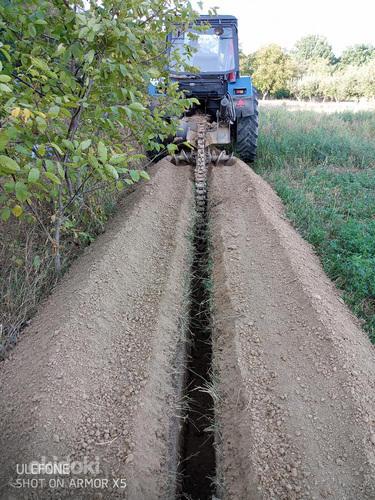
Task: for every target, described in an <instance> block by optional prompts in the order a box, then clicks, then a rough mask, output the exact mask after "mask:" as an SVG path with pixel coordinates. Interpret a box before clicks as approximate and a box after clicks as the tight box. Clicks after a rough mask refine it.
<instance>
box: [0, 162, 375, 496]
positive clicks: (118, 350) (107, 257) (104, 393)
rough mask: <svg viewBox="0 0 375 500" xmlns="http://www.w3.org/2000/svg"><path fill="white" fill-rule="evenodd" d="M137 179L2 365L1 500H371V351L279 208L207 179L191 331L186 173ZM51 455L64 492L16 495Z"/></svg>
mask: <svg viewBox="0 0 375 500" xmlns="http://www.w3.org/2000/svg"><path fill="white" fill-rule="evenodd" d="M150 175H151V178H152V180H151V182H149V183H141V185H140V186H139V187H138V188H137V190H136V191H135V192H134V193H132V194H131V195H129V196H128V197H127V198H126V199H125V200H124V201H123V202H122V203H121V204H120V206H119V209H118V213H117V215H116V217H115V218H114V220H113V221H112V223H111V224H110V226H109V227H108V229H107V231H106V233H105V234H104V235H102V236H101V237H100V238H98V240H97V241H96V242H95V243H94V244H93V245H92V246H90V247H89V248H88V249H87V251H86V252H85V255H84V256H83V257H82V258H81V259H80V260H79V261H77V262H76V263H75V264H74V265H73V266H72V268H71V270H70V271H69V273H67V275H66V276H64V278H63V279H62V280H61V281H60V283H59V284H58V286H57V287H56V289H55V290H54V292H53V294H52V295H51V297H50V298H49V299H48V300H47V301H46V302H45V303H44V304H43V305H42V307H41V308H40V310H39V312H38V314H37V315H36V317H35V318H34V320H33V321H32V323H31V325H30V326H29V327H28V328H27V329H26V330H25V331H24V332H23V334H22V336H21V340H20V342H19V344H18V345H17V346H16V348H15V349H14V350H13V351H12V353H11V356H10V358H9V360H8V361H7V362H5V363H2V364H1V365H0V391H1V396H2V404H1V405H0V422H1V427H0V498H1V499H4V500H18V499H22V500H23V499H27V500H36V499H37V500H50V499H52V498H53V499H54V500H60V499H61V500H64V499H74V500H81V499H82V500H85V499H90V500H91V499H95V500H100V499H103V500H119V499H128V500H165V499H168V500H172V499H175V498H176V497H178V496H179V497H180V498H193V499H198V498H200V499H204V498H210V497H211V496H212V494H213V490H212V488H213V487H212V485H211V480H213V479H215V484H216V485H217V488H218V489H219V488H220V491H215V492H214V494H215V495H216V497H217V498H220V499H223V500H224V499H225V500H243V499H251V500H274V499H278V500H284V499H285V500H311V499H313V498H315V499H317V500H322V499H327V498H328V499H330V498H332V499H334V500H336V499H337V500H359V499H361V500H374V499H375V483H374V477H375V353H374V349H373V347H372V346H371V344H370V342H369V339H368V338H367V336H366V335H365V333H364V332H363V331H362V330H361V329H360V325H359V323H358V321H357V320H356V319H355V318H354V317H353V316H352V315H351V314H350V312H349V311H348V309H347V308H346V306H345V304H344V303H343V301H342V300H341V298H340V296H339V294H338V292H337V291H336V290H335V288H334V286H333V285H332V283H331V282H330V281H329V280H328V279H327V277H326V276H325V274H324V272H323V271H322V268H321V266H320V264H319V262H318V259H317V257H316V255H315V254H314V252H313V250H312V248H311V247H310V246H309V245H308V244H307V243H306V242H305V241H303V240H302V239H301V237H300V236H299V235H298V233H297V232H296V231H294V230H293V229H292V227H291V226H290V224H289V223H288V221H287V220H286V219H285V217H284V215H283V207H282V204H281V202H280V200H279V199H278V198H277V196H276V194H275V193H274V192H273V191H272V189H271V188H270V187H269V186H268V185H267V184H266V183H265V182H264V181H263V180H262V179H261V178H260V177H259V176H257V175H256V174H255V173H254V172H253V171H252V170H251V169H250V168H249V167H248V166H247V165H245V164H244V163H243V162H241V161H238V160H237V161H236V163H235V165H234V166H232V167H215V168H213V169H212V172H211V176H210V206H211V207H212V208H211V209H210V224H211V225H210V240H211V241H210V245H211V244H212V293H213V307H214V310H215V314H214V321H212V322H211V320H210V317H209V314H208V311H209V304H208V296H207V295H206V293H207V291H208V287H207V281H209V276H208V275H207V274H206V271H207V269H208V267H210V266H208V265H207V261H206V260H205V259H206V255H205V254H206V253H207V252H206V248H205V245H206V243H204V244H203V247H202V246H201V244H202V241H201V240H200V239H199V238H197V234H198V233H197V234H196V237H195V242H194V246H195V250H194V263H193V267H192V274H193V275H194V276H193V280H192V282H191V287H190V288H191V289H192V290H193V294H192V300H191V303H192V306H191V311H190V320H189V321H190V322H188V323H187V320H186V319H185V310H186V302H187V299H186V275H187V273H188V269H189V268H190V264H189V258H188V255H189V254H191V252H192V250H191V245H190V243H189V239H188V235H191V234H192V227H193V217H192V207H193V203H194V194H193V191H192V173H191V170H190V169H189V167H186V166H181V167H176V166H174V165H172V164H171V163H170V162H168V161H167V160H162V161H161V162H159V163H158V164H157V165H155V167H153V168H152V169H151V172H150ZM190 258H191V256H190ZM206 306H207V307H206ZM198 320H199V321H198ZM211 323H212V324H211ZM211 326H212V332H211V331H210V327H211ZM189 329H190V330H191V334H190V336H188V341H187V340H186V339H187V336H186V331H187V330H189ZM211 336H212V340H211V338H210V337H211ZM211 346H212V348H211ZM211 349H212V350H211ZM187 361H188V362H189V365H188V366H186V362H187ZM212 365H213V366H214V368H215V372H214V373H215V387H214V389H215V392H214V393H213V394H214V402H215V408H214V411H213V406H214V405H213V401H212V400H211V399H207V400H199V398H198V397H197V396H199V397H201V396H204V397H206V393H205V390H204V389H205V388H206V387H207V382H210V372H211V370H212ZM194 374H196V375H194ZM193 375H194V377H193ZM190 376H191V378H190V379H189V377H190ZM185 387H187V391H188V392H186V391H185V389H184V388H185ZM202 389H203V390H202ZM210 391H211V393H212V387H210ZM181 400H183V401H185V400H186V401H188V402H189V405H188V406H189V407H190V410H189V411H188V412H187V413H186V412H184V411H183V410H181V407H182V408H183V407H184V405H183V404H182V403H181ZM184 420H185V421H187V422H188V423H187V425H186V426H185V427H184V426H182V424H181V423H182V422H183V421H184ZM212 426H214V427H215V429H216V430H215V433H214V434H213V433H212V432H206V430H207V429H208V428H209V427H210V431H211V427H212ZM181 427H182V430H180V429H181ZM214 436H215V438H216V437H217V436H220V438H217V439H215V442H214ZM203 443H204V446H203ZM198 449H199V451H200V453H199V454H196V452H197V451H198ZM214 452H215V453H214ZM193 455H194V456H193ZM215 456H216V463H215ZM54 457H56V460H57V461H58V462H60V461H62V462H64V463H65V462H66V463H68V465H69V467H72V464H75V468H74V470H70V472H69V474H68V475H67V476H63V477H62V476H59V477H58V479H59V480H60V481H61V482H62V483H63V484H62V486H61V487H59V488H56V487H53V485H52V486H51V485H48V482H47V483H45V487H44V488H40V487H38V488H27V487H26V486H22V481H23V480H27V479H28V477H25V475H24V474H23V473H22V467H23V466H24V465H25V464H30V462H34V463H35V462H38V463H40V462H41V461H42V460H45V461H46V460H47V461H50V460H53V459H54ZM179 463H180V465H178V464H179ZM17 464H18V465H19V466H18V468H17ZM77 464H78V465H79V464H81V465H82V467H83V466H84V465H85V464H89V465H90V467H89V468H88V469H87V470H85V469H84V467H83V468H82V467H81V468H82V471H81V473H78V472H77ZM19 471H21V472H19ZM208 477H210V478H211V479H208ZM33 479H38V476H37V475H36V476H33ZM44 479H45V480H46V481H47V480H48V479H51V478H49V477H46V478H44ZM94 479H95V481H96V483H95V484H99V487H94V486H93V485H94V482H93V481H94ZM78 480H80V481H87V483H86V484H85V483H84V482H78ZM90 480H92V481H91V482H90ZM70 481H72V482H70ZM17 485H21V486H19V487H17ZM82 485H83V486H82ZM100 485H101V486H100Z"/></svg>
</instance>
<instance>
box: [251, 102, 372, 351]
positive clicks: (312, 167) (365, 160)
mask: <svg viewBox="0 0 375 500" xmlns="http://www.w3.org/2000/svg"><path fill="white" fill-rule="evenodd" d="M260 124H261V125H260V131H259V142H258V157H257V160H256V162H255V165H254V170H255V171H256V172H257V173H259V174H261V175H262V176H263V177H264V178H265V179H266V180H267V181H269V182H270V184H271V185H272V186H273V187H274V188H275V190H276V192H277V193H278V195H279V196H280V197H281V198H282V200H283V201H284V203H285V205H286V214H287V216H288V217H289V218H290V219H291V221H292V223H293V224H294V226H295V227H296V228H297V229H298V230H299V231H300V233H301V235H302V236H303V237H304V238H305V239H306V240H307V241H309V242H310V243H311V244H313V245H314V246H315V248H316V250H317V253H318V255H319V257H320V259H321V262H322V264H323V267H324V269H325V270H326V272H327V274H328V276H329V277H330V278H331V279H332V280H334V281H335V283H336V285H337V286H338V288H339V289H340V290H341V293H342V296H343V298H344V300H345V301H346V302H347V304H348V305H349V306H350V307H351V308H352V310H353V312H354V313H355V314H357V315H358V316H359V317H360V318H362V320H363V323H364V328H365V329H366V330H367V331H368V333H369V335H370V338H371V340H372V341H373V342H375V140H374V139H375V114H374V113H371V112H358V113H354V112H347V111H346V112H342V113H332V114H326V113H322V112H320V113H317V112H314V111H289V110H288V109H285V108H282V107H277V108H276V107H275V108H272V107H269V106H268V107H267V108H266V109H264V108H263V109H261V110H260Z"/></svg>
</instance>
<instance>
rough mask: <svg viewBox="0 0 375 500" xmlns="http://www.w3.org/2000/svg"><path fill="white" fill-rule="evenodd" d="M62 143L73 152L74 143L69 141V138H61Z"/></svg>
mask: <svg viewBox="0 0 375 500" xmlns="http://www.w3.org/2000/svg"><path fill="white" fill-rule="evenodd" d="M62 143H63V144H64V146H66V147H67V148H68V149H69V150H70V151H72V152H74V145H73V143H72V142H71V141H69V139H63V140H62Z"/></svg>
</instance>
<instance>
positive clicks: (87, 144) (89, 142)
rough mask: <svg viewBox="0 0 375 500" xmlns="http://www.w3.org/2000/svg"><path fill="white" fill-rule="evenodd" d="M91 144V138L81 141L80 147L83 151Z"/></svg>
mask: <svg viewBox="0 0 375 500" xmlns="http://www.w3.org/2000/svg"><path fill="white" fill-rule="evenodd" d="M90 144H91V139H87V141H83V142H81V149H82V151H84V150H85V149H87V148H88V147H89V146H90Z"/></svg>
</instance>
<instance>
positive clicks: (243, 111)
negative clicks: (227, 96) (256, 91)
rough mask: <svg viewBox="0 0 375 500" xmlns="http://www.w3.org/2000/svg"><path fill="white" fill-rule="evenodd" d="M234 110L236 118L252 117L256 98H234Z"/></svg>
mask: <svg viewBox="0 0 375 500" xmlns="http://www.w3.org/2000/svg"><path fill="white" fill-rule="evenodd" d="M233 104H234V109H235V110H236V117H237V118H240V117H241V116H251V115H253V114H254V112H255V111H254V98H253V96H252V95H251V96H241V97H237V96H236V97H233Z"/></svg>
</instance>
